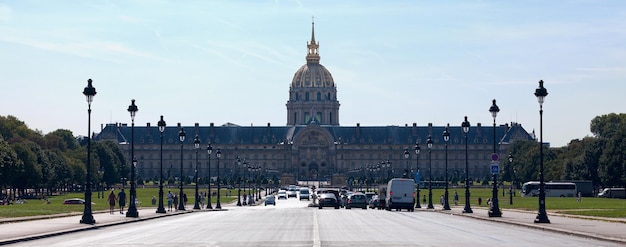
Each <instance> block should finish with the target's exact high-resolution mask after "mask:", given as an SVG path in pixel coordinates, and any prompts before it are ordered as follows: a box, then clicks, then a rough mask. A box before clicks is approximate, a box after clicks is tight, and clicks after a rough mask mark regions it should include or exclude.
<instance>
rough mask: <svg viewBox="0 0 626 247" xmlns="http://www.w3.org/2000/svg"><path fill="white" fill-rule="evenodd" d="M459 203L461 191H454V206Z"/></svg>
mask: <svg viewBox="0 0 626 247" xmlns="http://www.w3.org/2000/svg"><path fill="white" fill-rule="evenodd" d="M456 205H459V193H457V192H456V190H455V191H454V206H456Z"/></svg>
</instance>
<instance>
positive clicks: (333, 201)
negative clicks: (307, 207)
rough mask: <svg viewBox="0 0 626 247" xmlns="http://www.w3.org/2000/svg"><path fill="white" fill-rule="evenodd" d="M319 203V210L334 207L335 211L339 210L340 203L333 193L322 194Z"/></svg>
mask: <svg viewBox="0 0 626 247" xmlns="http://www.w3.org/2000/svg"><path fill="white" fill-rule="evenodd" d="M318 201H319V202H318V206H319V209H322V208H323V207H334V208H335V209H339V201H338V200H337V197H336V196H335V194H333V193H322V194H320V196H319V199H318Z"/></svg>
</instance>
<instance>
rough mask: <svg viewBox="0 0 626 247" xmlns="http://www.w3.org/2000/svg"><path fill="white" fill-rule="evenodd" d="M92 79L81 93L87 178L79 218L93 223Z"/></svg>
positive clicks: (81, 221)
mask: <svg viewBox="0 0 626 247" xmlns="http://www.w3.org/2000/svg"><path fill="white" fill-rule="evenodd" d="M91 83H92V80H91V79H89V80H87V87H85V89H84V90H83V94H84V95H85V96H86V97H87V105H88V108H87V180H86V181H85V207H84V209H83V217H82V218H81V219H80V223H82V224H90V225H93V224H95V223H96V220H95V219H94V218H93V214H92V212H91V102H92V101H93V96H95V95H96V88H95V87H93V86H92V84H91Z"/></svg>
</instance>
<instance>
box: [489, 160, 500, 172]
mask: <svg viewBox="0 0 626 247" xmlns="http://www.w3.org/2000/svg"><path fill="white" fill-rule="evenodd" d="M499 173H500V165H499V164H498V162H494V163H492V164H491V174H499Z"/></svg>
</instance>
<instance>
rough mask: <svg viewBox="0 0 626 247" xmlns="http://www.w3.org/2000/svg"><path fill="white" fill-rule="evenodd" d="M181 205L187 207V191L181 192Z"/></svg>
mask: <svg viewBox="0 0 626 247" xmlns="http://www.w3.org/2000/svg"><path fill="white" fill-rule="evenodd" d="M183 205H185V207H187V193H183Z"/></svg>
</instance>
